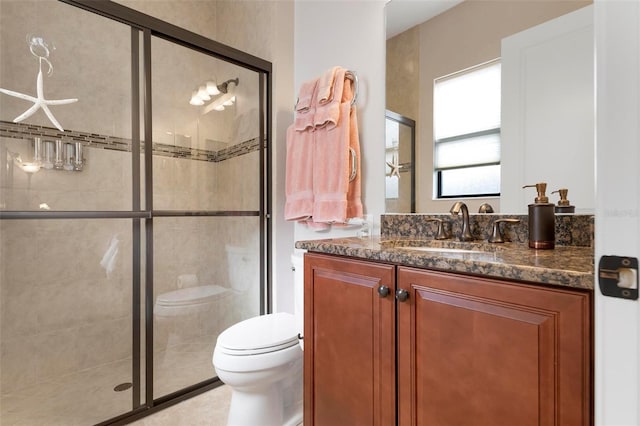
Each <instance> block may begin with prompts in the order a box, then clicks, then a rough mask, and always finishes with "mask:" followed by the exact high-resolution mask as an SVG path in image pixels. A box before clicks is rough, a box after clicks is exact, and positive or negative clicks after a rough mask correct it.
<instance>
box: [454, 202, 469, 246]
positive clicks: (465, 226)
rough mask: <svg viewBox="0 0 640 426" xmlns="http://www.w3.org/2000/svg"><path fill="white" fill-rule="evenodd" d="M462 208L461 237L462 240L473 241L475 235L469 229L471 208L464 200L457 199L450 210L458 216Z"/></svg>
mask: <svg viewBox="0 0 640 426" xmlns="http://www.w3.org/2000/svg"><path fill="white" fill-rule="evenodd" d="M460 210H462V232H460V238H459V239H460V241H473V235H471V231H469V209H468V208H467V205H466V204H465V203H463V202H462V201H457V202H456V203H455V204H454V205H453V207H451V210H449V212H450V213H451V214H452V215H454V216H458V213H460Z"/></svg>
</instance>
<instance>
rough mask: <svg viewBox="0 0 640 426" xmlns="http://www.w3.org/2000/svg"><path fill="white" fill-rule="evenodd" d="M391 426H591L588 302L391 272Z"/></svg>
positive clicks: (550, 290)
mask: <svg viewBox="0 0 640 426" xmlns="http://www.w3.org/2000/svg"><path fill="white" fill-rule="evenodd" d="M397 282H398V284H397V285H398V288H402V289H406V290H407V291H408V292H409V297H408V299H407V300H406V301H405V302H402V303H400V302H398V305H397V312H398V319H397V321H398V322H397V331H398V334H397V339H398V340H397V345H398V355H397V356H398V424H400V425H434V426H438V425H441V426H451V425H474V426H482V425H486V426H496V425H518V426H527V425H532V426H533V425H536V426H538V425H556V426H573V425H575V426H578V425H580V426H583V425H590V424H591V423H592V416H591V412H592V408H591V407H592V390H591V389H592V385H591V382H592V381H591V374H592V366H591V348H592V345H591V340H592V338H591V320H590V318H591V314H590V312H591V300H590V293H588V292H581V291H576V290H568V289H562V288H560V287H542V286H534V285H525V284H519V283H511V282H505V281H498V280H492V279H485V278H478V277H469V276H463V275H456V274H451V273H442V272H433V271H427V270H421V269H413V268H404V267H399V268H398V275H397Z"/></svg>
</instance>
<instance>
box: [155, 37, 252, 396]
mask: <svg viewBox="0 0 640 426" xmlns="http://www.w3.org/2000/svg"><path fill="white" fill-rule="evenodd" d="M151 52H152V55H151V63H152V69H153V76H152V98H153V104H152V106H153V119H152V121H153V141H154V149H153V173H152V177H151V179H152V187H153V207H152V212H153V239H154V241H153V245H154V252H153V275H154V278H153V298H152V300H148V302H149V303H153V306H154V307H153V313H154V315H153V348H154V365H153V372H154V373H153V375H154V394H153V395H154V399H155V398H158V397H162V396H165V395H167V394H171V393H173V392H178V391H180V390H181V389H184V388H186V387H188V386H191V385H193V384H194V383H199V382H203V381H206V380H211V379H213V378H215V377H216V374H215V370H214V368H213V365H212V363H211V359H212V354H213V348H214V346H215V343H216V339H217V336H218V335H219V334H220V333H221V332H222V331H223V330H224V329H225V328H227V327H229V326H230V325H232V324H234V323H236V322H239V321H241V320H243V319H246V318H249V317H252V316H256V315H259V314H260V313H261V312H262V310H261V308H262V306H264V304H263V302H262V299H261V287H262V285H261V282H262V281H263V272H262V271H263V269H264V262H263V261H262V259H263V258H264V256H263V254H262V249H261V246H262V236H261V235H262V226H263V225H262V215H261V209H262V208H263V207H262V201H261V200H262V189H261V188H262V185H263V178H262V175H263V173H264V170H263V165H262V162H263V160H262V158H263V152H262V150H261V147H260V145H261V144H260V140H261V137H260V128H261V127H260V124H261V121H260V114H262V108H260V100H261V96H260V78H261V76H260V74H259V73H257V72H255V71H252V70H249V69H246V68H243V67H241V66H237V65H234V64H231V63H229V62H227V61H224V60H221V59H218V58H215V57H213V56H210V55H206V54H203V53H201V52H198V51H196V50H192V49H189V48H186V47H184V46H181V45H178V44H175V43H172V42H170V41H167V40H164V39H160V38H156V37H152V39H151Z"/></svg>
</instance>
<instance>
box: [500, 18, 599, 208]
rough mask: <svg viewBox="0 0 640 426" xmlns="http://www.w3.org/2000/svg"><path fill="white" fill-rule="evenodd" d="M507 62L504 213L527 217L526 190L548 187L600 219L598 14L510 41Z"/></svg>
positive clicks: (557, 22) (550, 24)
mask: <svg viewBox="0 0 640 426" xmlns="http://www.w3.org/2000/svg"><path fill="white" fill-rule="evenodd" d="M501 55H502V129H501V139H502V142H501V144H502V148H501V149H502V161H501V167H502V171H501V174H502V181H501V188H500V193H501V196H500V210H501V211H503V212H509V213H518V212H521V213H524V212H526V210H527V204H529V203H531V202H532V201H533V197H534V196H533V193H532V192H529V191H528V190H527V191H525V190H523V189H522V186H523V185H531V184H534V183H537V182H547V184H548V186H547V190H548V191H549V193H550V192H551V191H555V190H558V189H560V188H568V189H569V200H570V201H571V203H572V204H573V205H574V206H576V213H593V211H594V204H595V203H594V183H595V182H594V174H593V154H594V146H593V138H594V134H593V133H594V130H593V127H594V126H593V125H594V114H593V109H594V106H593V104H594V87H593V73H594V59H593V55H594V48H593V6H587V7H583V8H581V9H578V10H576V11H574V12H571V13H567V14H565V15H562V16H559V17H558V18H555V19H552V20H550V21H547V22H545V23H542V24H540V25H536V26H535V27H532V28H529V29H526V30H524V31H521V32H519V33H516V34H513V35H511V36H509V37H506V38H504V39H502V48H501ZM548 195H549V199H550V200H551V202H554V203H555V202H556V201H557V199H558V197H557V196H556V195H550V194H548Z"/></svg>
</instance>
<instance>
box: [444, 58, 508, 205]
mask: <svg viewBox="0 0 640 426" xmlns="http://www.w3.org/2000/svg"><path fill="white" fill-rule="evenodd" d="M433 113H434V117H433V128H434V139H435V140H434V172H435V174H436V182H437V198H452V197H481V196H494V195H500V61H499V60H495V61H491V62H488V63H485V64H482V65H478V66H476V67H473V68H470V69H467V70H464V71H461V72H458V73H455V74H452V75H448V76H446V77H442V78H439V79H436V80H435V82H434V94H433Z"/></svg>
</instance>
